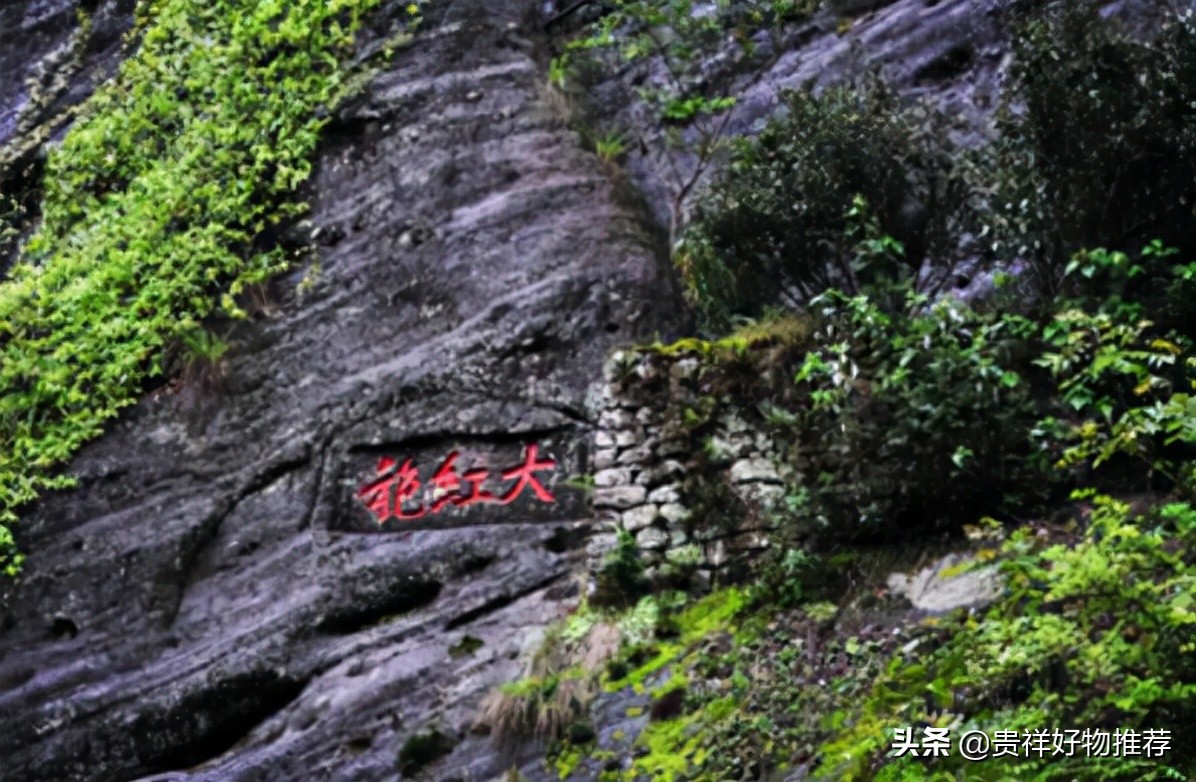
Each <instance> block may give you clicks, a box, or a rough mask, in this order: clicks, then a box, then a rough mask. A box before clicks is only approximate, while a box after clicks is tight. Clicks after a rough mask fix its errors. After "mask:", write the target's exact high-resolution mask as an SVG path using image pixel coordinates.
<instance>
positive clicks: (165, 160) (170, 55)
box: [0, 0, 377, 570]
mask: <svg viewBox="0 0 1196 782" xmlns="http://www.w3.org/2000/svg"><path fill="white" fill-rule="evenodd" d="M375 5H377V2H376V0H367V2H361V3H358V2H348V0H331V1H330V2H321V3H283V2H278V0H270V1H269V2H255V3H245V2H243V0H217V1H216V2H198V1H197V0H156V2H151V3H145V4H142V5H140V6H139V10H138V26H139V28H140V30H141V32H140V39H141V46H140V48H139V50H138V51H137V53H136V54H135V55H133V56H132V57H131V58H129V59H128V60H126V61H125V62H124V63H123V64H122V66H121V69H120V72H119V74H118V75H117V76H116V78H115V79H113V80H112V81H111V82H110V83H108V84H105V85H103V86H101V87H100V88H99V89H98V90H97V91H96V93H95V95H94V96H93V97H92V98H91V99H90V100H89V101H88V103H87V104H86V106H85V107H84V109H83V110H82V112H81V116H80V117H79V119H78V121H77V122H76V123H75V124H74V125H73V127H72V128H71V129H70V131H69V132H68V133H67V134H66V136H65V138H64V139H63V141H62V144H61V145H60V146H59V147H57V148H56V149H54V150H53V151H52V152H51V153H50V156H49V160H48V162H47V164H46V171H45V197H44V202H43V204H42V222H41V225H40V227H39V229H38V230H37V232H36V234H35V235H34V236H33V237H32V238H30V239H29V241H28V242H27V244H26V245H25V247H24V249H23V252H22V254H21V257H20V262H19V263H18V264H17V265H16V266H15V267H14V268H13V269H12V273H11V276H10V279H8V280H6V281H5V282H3V283H2V285H0V525H10V524H12V523H13V522H14V521H16V520H17V510H18V508H19V507H20V506H21V505H23V504H25V503H27V502H29V501H31V500H33V499H35V498H36V497H37V496H38V494H39V492H41V491H44V490H46V489H52V488H58V487H63V486H67V485H70V482H71V481H70V479H69V478H68V477H66V476H64V475H60V474H57V473H56V472H55V470H56V469H57V468H59V467H60V466H61V465H62V464H63V463H64V462H65V461H66V460H67V459H69V458H70V457H71V455H72V454H74V453H75V452H76V451H77V450H78V449H79V447H80V446H82V445H83V443H85V442H87V441H88V440H90V439H92V438H93V437H95V436H97V435H98V434H99V433H100V432H101V431H102V429H103V426H104V424H105V422H106V421H108V420H109V419H111V418H112V417H113V416H115V415H116V414H117V413H118V411H119V410H121V409H122V408H124V407H127V406H128V405H131V404H133V403H134V402H135V401H136V399H137V397H138V394H139V392H140V391H141V389H142V383H143V381H144V380H145V379H146V378H147V377H152V376H155V375H159V374H161V373H162V372H163V371H164V363H165V360H164V348H166V347H167V346H169V345H170V344H172V342H174V341H175V340H185V339H186V338H187V336H186V335H191V334H195V333H197V332H196V331H195V330H196V329H197V328H198V325H199V323H200V321H201V319H203V318H205V317H206V316H208V315H209V314H211V313H212V312H213V310H214V309H215V304H216V302H220V304H221V307H222V309H223V310H224V311H225V312H226V313H228V314H230V315H234V316H238V315H243V314H244V313H242V312H241V310H240V309H239V307H238V306H237V303H236V301H235V298H234V297H236V296H237V295H238V294H240V293H241V291H242V290H243V289H245V288H246V286H250V285H253V284H255V283H260V282H262V281H263V280H265V279H266V278H267V277H269V276H270V275H271V274H273V273H275V272H276V271H278V270H279V269H281V268H282V267H283V266H284V265H285V264H286V262H287V258H286V256H285V254H284V253H283V252H282V250H280V249H278V248H276V247H272V246H271V242H270V240H269V238H268V237H269V236H271V235H273V234H274V233H275V232H276V231H277V226H278V225H279V224H280V223H282V222H283V221H286V220H289V219H291V218H292V217H294V216H295V215H297V214H299V213H300V212H302V211H303V209H304V208H305V207H304V205H303V204H301V203H300V202H298V201H296V200H295V197H294V194H295V190H296V188H297V187H298V186H299V185H300V184H301V183H302V182H303V181H304V180H306V179H307V177H308V176H309V174H310V172H311V163H310V159H311V156H312V153H313V152H314V151H315V147H316V143H317V140H318V138H319V132H320V129H321V128H322V127H323V125H324V124H325V123H326V122H327V116H328V109H330V108H331V107H333V106H334V105H335V104H336V103H337V101H338V100H339V98H340V97H341V96H342V95H343V94H344V92H345V91H346V90H347V89H348V88H349V87H350V86H351V81H350V80H347V79H346V74H347V64H348V62H349V59H350V58H351V57H352V55H353V33H354V31H355V30H356V29H357V27H358V24H359V20H360V19H361V17H362V15H363V14H364V13H367V12H368V11H369V10H370V9H371V8H373V7H374V6H375ZM199 347H200V350H201V351H203V350H207V348H209V347H213V348H214V347H215V345H214V344H209V345H207V346H203V345H201V346H199ZM0 545H3V544H0ZM0 557H4V558H5V559H3V561H0V564H2V565H4V566H5V567H6V568H7V569H9V570H12V569H13V568H14V567H15V564H16V560H15V559H14V558H13V556H12V554H11V553H10V551H8V550H3V551H0Z"/></svg>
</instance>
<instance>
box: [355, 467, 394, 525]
mask: <svg viewBox="0 0 1196 782" xmlns="http://www.w3.org/2000/svg"><path fill="white" fill-rule="evenodd" d="M394 466H395V460H394V459H392V458H390V457H389V456H383V457H382V458H381V459H379V460H378V465H377V466H376V467H375V468H374V474H375V475H376V476H378V477H377V478H375V479H374V480H372V481H370V482H369V483H367V484H365V485H364V486H362V487H361V488H360V489H358V490H357V497H358V498H359V499H360V500H361V501H362V502H364V503H365V506H366V507H367V508H369V509H370V512H371V513H373V514H374V515H375V516H377V517H378V523H379V524H383V523H385V522H386V520H387V519H388V518H390V491H391V489H392V488H393V487H394V481H395V476H393V475H388V474H387V473H389V472H390V471H391V470H393V469H394Z"/></svg>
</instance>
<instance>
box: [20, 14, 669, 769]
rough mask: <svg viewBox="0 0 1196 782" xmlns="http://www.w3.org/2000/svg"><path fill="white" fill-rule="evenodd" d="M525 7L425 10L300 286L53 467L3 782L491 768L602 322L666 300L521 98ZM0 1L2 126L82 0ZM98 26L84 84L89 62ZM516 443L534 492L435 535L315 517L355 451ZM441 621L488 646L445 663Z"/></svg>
mask: <svg viewBox="0 0 1196 782" xmlns="http://www.w3.org/2000/svg"><path fill="white" fill-rule="evenodd" d="M91 5H92V6H93V7H95V4H91ZM117 5H119V6H120V7H123V8H126V9H127V8H128V6H130V5H131V2H123V3H120V4H112V3H100V4H99V7H100V8H101V9H111V8H115V7H117ZM529 7H530V6H529V4H528V3H526V2H515V1H514V0H498V1H497V2H485V3H482V2H467V3H444V4H438V3H430V4H428V5H427V8H426V12H425V19H426V21H425V25H424V27H423V29H422V31H421V33H420V34H419V35H418V37H417V39H416V41H415V42H414V43H413V44H412V45H411V46H409V47H407V48H404V49H401V50H400V51H398V52H397V53H396V55H395V58H394V61H393V63H391V64H390V65H389V66H388V67H387V69H386V70H385V71H384V72H382V73H381V74H379V75H378V76H377V77H376V78H375V79H374V81H373V82H372V83H371V84H370V86H369V87H368V89H367V91H366V93H365V94H364V95H363V96H362V97H360V98H359V99H357V100H355V101H354V102H353V103H352V104H351V105H350V106H348V107H347V108H346V109H345V110H344V111H343V112H342V113H341V114H339V115H338V116H337V118H336V120H335V121H334V122H333V123H332V124H331V125H330V126H329V127H328V130H327V140H326V143H325V144H324V147H323V150H322V152H321V155H320V159H319V161H318V165H317V167H316V174H315V176H314V178H313V180H312V182H311V189H310V196H311V199H312V203H313V213H312V218H311V219H312V222H313V223H314V225H315V226H316V227H317V228H319V229H320V231H321V232H320V242H321V245H320V246H321V259H320V261H321V267H322V276H321V278H320V280H319V283H318V284H317V286H316V288H315V289H314V290H313V291H312V292H311V294H310V295H309V296H308V297H306V298H305V299H304V300H303V301H302V302H301V301H299V300H298V299H297V298H296V296H295V295H294V288H295V285H296V284H297V283H298V281H299V279H300V278H301V277H302V275H303V273H304V270H303V269H297V270H296V271H295V272H294V273H292V274H288V275H284V276H283V277H281V278H280V279H278V280H277V281H276V283H275V284H274V285H273V286H272V291H273V299H274V302H273V306H274V309H275V311H276V314H275V315H274V316H273V317H269V318H263V319H260V320H257V321H254V322H249V323H244V324H241V325H238V326H237V327H236V328H235V329H234V330H233V331H232V333H231V334H229V336H228V341H229V342H230V344H231V345H232V348H231V350H230V353H229V355H228V382H227V391H226V392H225V394H224V395H223V396H221V397H211V398H205V397H203V396H202V395H195V396H194V397H193V398H194V402H193V404H192V406H191V409H189V410H188V409H182V408H180V407H179V406H177V405H175V404H173V403H172V401H171V398H170V397H169V396H160V397H159V398H157V399H155V400H153V401H151V400H147V401H145V402H144V403H142V404H140V405H138V406H137V407H135V408H131V409H129V410H127V411H125V413H124V414H123V415H122V416H121V418H120V419H119V421H117V422H115V423H114V424H113V425H112V426H111V427H110V431H109V433H108V434H107V435H105V436H104V437H102V438H101V439H99V440H98V441H96V442H94V443H92V444H91V445H89V446H88V447H87V448H86V449H84V451H83V452H82V453H81V455H80V456H79V457H78V458H77V459H76V460H75V462H74V463H73V464H72V465H71V468H70V469H71V472H72V473H74V474H76V475H78V476H79V478H80V487H79V488H78V489H76V490H72V491H67V492H61V493H55V494H50V495H47V496H46V497H45V498H44V500H43V501H42V502H40V503H39V504H38V505H36V506H34V507H31V508H29V509H28V511H27V513H26V514H25V517H24V518H23V519H22V520H21V522H20V524H19V526H18V528H17V534H18V536H19V542H20V544H21V545H22V547H23V548H24V549H25V550H26V551H27V552H28V554H29V559H28V562H27V564H26V570H25V574H24V576H23V578H22V580H21V581H20V582H19V584H17V585H15V587H14V586H13V585H12V584H6V585H5V586H4V587H2V588H3V589H4V590H5V591H6V594H5V595H4V596H3V605H4V606H5V608H4V609H3V614H2V615H0V758H3V761H0V766H2V767H0V777H2V778H3V779H4V781H5V782H34V781H36V782H46V781H48V780H54V782H73V781H74V780H86V781H87V782H109V781H113V780H128V779H136V778H139V777H146V776H149V775H155V774H161V775H163V776H161V777H160V778H162V779H187V780H189V781H191V782H198V781H199V780H210V781H211V782H237V781H238V780H239V781H243V782H248V781H249V780H253V781H254V782H276V781H281V780H295V781H296V782H299V781H301V780H302V781H304V782H306V781H307V780H317V779H323V780H367V779H368V780H393V779H396V778H397V776H398V769H397V767H396V758H397V756H398V753H399V749H400V748H401V747H402V746H403V744H404V742H405V741H406V740H407V739H408V738H410V737H411V736H413V735H416V734H417V733H421V732H424V731H427V730H429V729H430V728H432V727H438V729H440V730H441V731H443V732H444V733H445V734H446V735H448V736H450V737H451V738H452V740H453V748H452V750H451V752H449V754H448V755H447V756H446V757H444V758H442V759H441V760H439V761H437V763H436V765H435V767H434V768H429V769H428V770H427V772H426V773H425V775H424V776H425V778H426V779H440V780H449V779H461V780H465V779H469V780H486V779H492V778H494V777H497V776H499V775H500V774H501V773H502V772H503V771H504V770H505V768H506V767H507V766H508V765H509V764H510V762H511V759H510V758H501V757H500V756H499V755H498V754H497V753H496V752H495V751H494V749H493V748H492V747H491V745H490V743H489V741H488V739H486V738H485V737H481V736H474V735H472V734H470V733H468V732H467V731H466V728H467V727H468V726H469V725H470V724H472V722H473V720H474V718H475V716H476V711H477V706H478V703H479V701H480V700H481V697H482V696H483V695H484V694H485V692H487V691H488V690H489V689H490V688H492V687H493V686H496V685H497V684H498V683H500V682H502V681H506V680H511V679H513V678H516V677H517V676H519V675H520V674H521V672H522V671H521V667H522V661H521V660H520V659H519V654H520V653H521V649H522V643H523V640H524V639H528V638H531V637H533V633H534V631H535V629H536V628H537V627H542V626H543V625H544V624H545V623H547V622H549V621H551V620H553V619H554V618H555V617H557V616H560V615H561V614H562V612H563V607H562V601H566V600H570V599H571V598H570V586H571V583H572V582H571V581H570V579H568V578H567V577H566V576H567V574H568V573H569V572H570V571H571V570H572V569H573V568H575V567H576V566H577V564H576V560H577V559H578V558H579V557H580V556H581V555H582V553H583V551H582V548H583V546H584V541H585V537H586V532H587V531H588V529H587V528H588V525H589V524H590V522H589V521H588V520H586V512H585V510H584V505H582V504H580V503H579V502H577V501H576V497H577V496H579V494H578V493H574V492H571V491H570V490H568V489H567V488H566V487H565V486H564V485H563V483H562V482H561V480H560V479H561V478H562V477H563V476H564V475H566V474H567V473H569V472H575V473H576V472H582V471H584V470H579V469H577V466H578V465H579V464H581V463H582V457H583V455H584V452H585V451H586V450H587V449H588V447H589V440H590V435H591V430H590V427H591V419H590V415H589V414H588V413H587V411H586V403H585V399H586V392H587V390H588V388H589V387H590V386H591V384H593V383H595V382H596V381H597V380H598V378H599V374H600V368H601V366H602V362H603V359H604V356H605V354H606V352H607V351H608V350H609V349H610V347H611V346H612V345H613V344H614V343H615V342H616V341H621V340H634V339H637V338H646V337H650V336H651V335H652V334H654V333H655V332H656V331H657V330H667V329H669V328H671V326H670V325H669V323H668V322H667V321H666V320H665V318H666V317H668V313H669V312H670V311H676V309H677V307H676V306H675V305H674V304H671V303H669V302H673V301H675V298H674V297H675V293H674V290H675V288H674V286H673V283H672V282H671V281H670V278H669V276H668V271H667V266H666V265H664V264H662V262H661V256H660V255H659V253H658V248H659V246H660V245H659V242H658V239H657V236H656V235H655V234H654V233H653V232H652V231H651V230H649V229H646V228H645V227H644V223H643V221H642V219H641V217H640V215H639V214H638V213H636V212H635V211H633V210H631V209H630V208H629V207H627V206H625V205H623V202H622V201H619V200H618V199H616V198H615V195H614V192H615V191H614V187H613V185H612V184H611V182H610V181H609V179H608V178H607V174H606V173H605V171H604V169H603V168H602V166H601V165H600V163H599V161H597V159H596V158H595V157H594V156H593V155H592V154H591V153H589V152H586V151H585V150H584V149H582V148H581V146H580V144H579V141H578V138H577V135H576V134H575V133H573V132H572V131H570V130H568V129H567V127H566V125H565V122H564V120H563V119H562V117H561V116H560V115H559V114H558V113H557V112H556V111H555V110H554V108H553V106H552V105H551V104H550V102H548V101H547V100H546V99H545V93H544V80H545V77H544V73H543V60H542V58H541V54H540V51H539V49H538V48H537V47H538V45H537V37H538V36H539V35H540V32H539V27H538V23H537V22H536V20H535V19H534V17H532V16H529V14H528V13H527V12H528V10H529ZM404 8H405V3H399V2H390V3H388V4H387V5H386V8H385V11H384V12H383V14H382V15H381V16H380V17H379V18H378V19H376V20H375V26H376V27H377V28H378V29H381V30H385V29H387V28H388V27H389V24H390V19H389V16H388V15H393V16H394V17H395V18H399V17H401V16H402V15H404V14H405V13H406V11H405V10H404ZM103 13H108V11H107V10H104V11H103ZM0 14H2V16H0V29H3V31H4V42H3V45H0V68H2V69H3V72H0V138H3V137H6V134H7V133H8V132H9V131H10V130H11V126H12V122H13V120H12V117H13V116H14V115H13V114H12V107H13V106H14V105H16V106H19V105H20V98H19V97H17V98H15V99H14V98H13V95H18V94H19V93H20V92H21V91H22V90H23V86H22V85H23V76H22V75H21V74H22V71H20V70H18V69H16V68H14V66H13V62H12V60H11V58H13V57H16V58H24V57H29V58H36V57H38V56H41V53H44V52H45V51H48V50H50V49H52V48H54V46H56V45H57V44H56V41H57V40H59V39H54V40H51V37H52V35H51V37H40V36H42V33H41V32H40V31H42V30H43V29H46V30H49V29H50V28H49V27H45V26H39V25H43V22H42V21H41V20H44V19H50V18H52V17H53V18H61V19H63V20H66V21H65V22H63V23H62V24H61V25H60V27H61V28H62V29H64V30H66V28H68V27H69V26H70V24H71V22H70V20H71V19H73V15H74V6H73V5H72V4H71V3H68V2H65V1H64V0H51V2H32V0H28V1H26V0H16V2H12V3H6V4H3V8H2V9H0ZM46 24H49V23H46ZM53 24H58V22H54V23H53ZM12 31H22V36H24V37H27V38H28V40H25V41H22V42H21V44H20V46H19V47H17V46H12V47H10V41H15V40H17V39H18V38H19V37H21V36H13V37H10V35H9V33H10V32H12ZM118 32H119V31H118ZM53 34H56V33H53ZM66 34H67V35H68V36H69V30H66ZM95 34H96V35H98V33H95ZM118 38H119V34H118V35H117V36H116V38H114V39H112V40H116V39H118ZM102 40H103V41H107V40H109V39H108V38H104V39H102ZM96 45H97V46H99V47H100V50H99V51H89V53H88V57H90V58H92V59H91V60H90V61H89V62H88V63H86V64H85V65H84V67H83V69H82V70H80V71H78V72H77V73H76V76H75V77H72V78H73V79H74V81H73V82H72V83H76V84H78V85H80V89H81V90H83V91H85V90H86V89H87V88H88V87H89V78H90V75H91V74H99V75H103V74H104V73H107V72H108V71H107V69H106V67H105V65H104V62H106V60H103V58H104V57H107V54H106V53H107V52H109V51H110V46H109V45H108V44H104V43H102V42H101V39H99V38H97V39H96ZM39 47H40V48H39ZM21 63H22V67H24V66H25V62H24V60H21ZM71 89H72V90H73V89H74V88H71ZM71 96H72V97H71V99H72V100H73V99H74V92H71ZM14 100H15V103H14ZM404 236H407V237H408V239H407V240H403V239H402V237H404ZM325 240H326V241H327V242H328V243H327V244H324V243H323V242H324V241H325ZM527 442H540V443H541V444H544V445H543V448H544V450H542V451H541V455H542V456H550V457H552V458H554V459H555V460H556V461H557V462H558V468H557V469H556V471H555V472H554V473H553V476H554V477H553V480H552V481H549V482H547V487H548V488H549V489H550V490H551V491H552V492H553V493H554V495H555V496H556V498H557V500H558V502H557V504H555V505H550V504H547V503H542V502H537V501H536V500H534V499H533V498H531V490H530V489H529V490H526V491H525V492H524V496H523V497H522V498H521V499H520V500H519V501H518V502H517V503H516V504H514V505H511V506H492V508H486V509H481V508H480V507H479V508H463V509H458V510H454V511H452V512H451V513H450V512H449V511H446V512H445V513H444V514H441V516H437V517H436V519H440V518H442V517H443V518H446V519H451V523H452V524H453V525H455V526H454V528H452V529H443V530H430V529H429V530H422V531H414V532H410V533H401V534H397V535H396V534H383V535H376V534H374V535H362V534H346V533H343V532H338V531H336V529H338V528H339V527H340V525H341V524H342V522H345V521H346V520H351V519H354V518H355V519H358V520H362V519H364V523H366V524H367V525H368V524H370V523H373V524H374V527H375V528H376V527H377V524H376V522H373V521H372V519H371V517H370V516H369V514H368V513H366V512H365V510H364V508H363V507H362V506H361V505H360V504H359V503H357V502H356V501H355V500H354V498H353V492H354V490H355V488H356V487H357V485H358V484H359V483H360V482H361V481H362V480H364V479H365V478H366V477H368V476H369V475H370V474H371V471H372V467H373V464H374V462H376V461H377V459H378V457H379V456H382V455H393V456H396V457H399V458H402V457H404V456H413V457H415V458H416V459H417V464H418V466H419V468H420V470H421V477H422V478H423V479H424V480H428V478H429V477H430V473H431V471H432V470H434V469H435V468H436V464H437V463H438V462H439V461H440V459H442V458H443V457H444V456H445V455H446V454H448V453H449V452H450V451H453V450H461V451H462V453H463V454H464V453H466V452H467V451H468V452H475V453H477V454H482V455H484V454H487V453H491V452H494V453H499V452H501V451H502V449H504V448H506V449H508V451H511V453H513V454H516V455H517V453H518V450H519V447H520V445H521V444H524V443H527ZM548 444H551V446H549V445H548ZM503 453H506V452H503ZM508 458H510V457H509V456H508V455H504V456H503V457H502V459H501V460H500V461H498V462H497V463H496V464H494V465H492V466H501V465H503V464H508V463H509V462H507V459H508ZM463 460H464V457H463ZM467 467H468V463H467V462H464V461H463V468H467ZM640 492H641V493H646V492H645V491H644V490H643V489H642V488H641V489H640ZM454 514H455V515H454ZM430 521H434V520H430ZM446 523H447V522H446ZM495 525H501V526H495ZM392 527H393V528H395V529H396V531H398V530H401V529H402V526H401V524H400V523H399V522H390V523H389V524H388V527H387V529H390V528H392ZM465 633H468V634H469V635H471V636H473V637H475V638H477V639H480V640H481V641H482V642H483V646H482V647H480V648H479V650H478V651H477V652H476V653H475V654H473V655H464V656H461V657H454V656H452V655H450V654H449V651H448V650H449V648H450V647H452V646H453V645H454V644H456V643H458V642H459V641H460V639H461V637H462V635H463V634H465ZM363 747H364V749H363ZM528 751H529V753H533V754H534V752H535V750H534V749H533V748H529V750H528ZM530 756H531V755H530V754H529V755H527V757H530ZM516 762H519V759H518V758H516Z"/></svg>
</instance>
